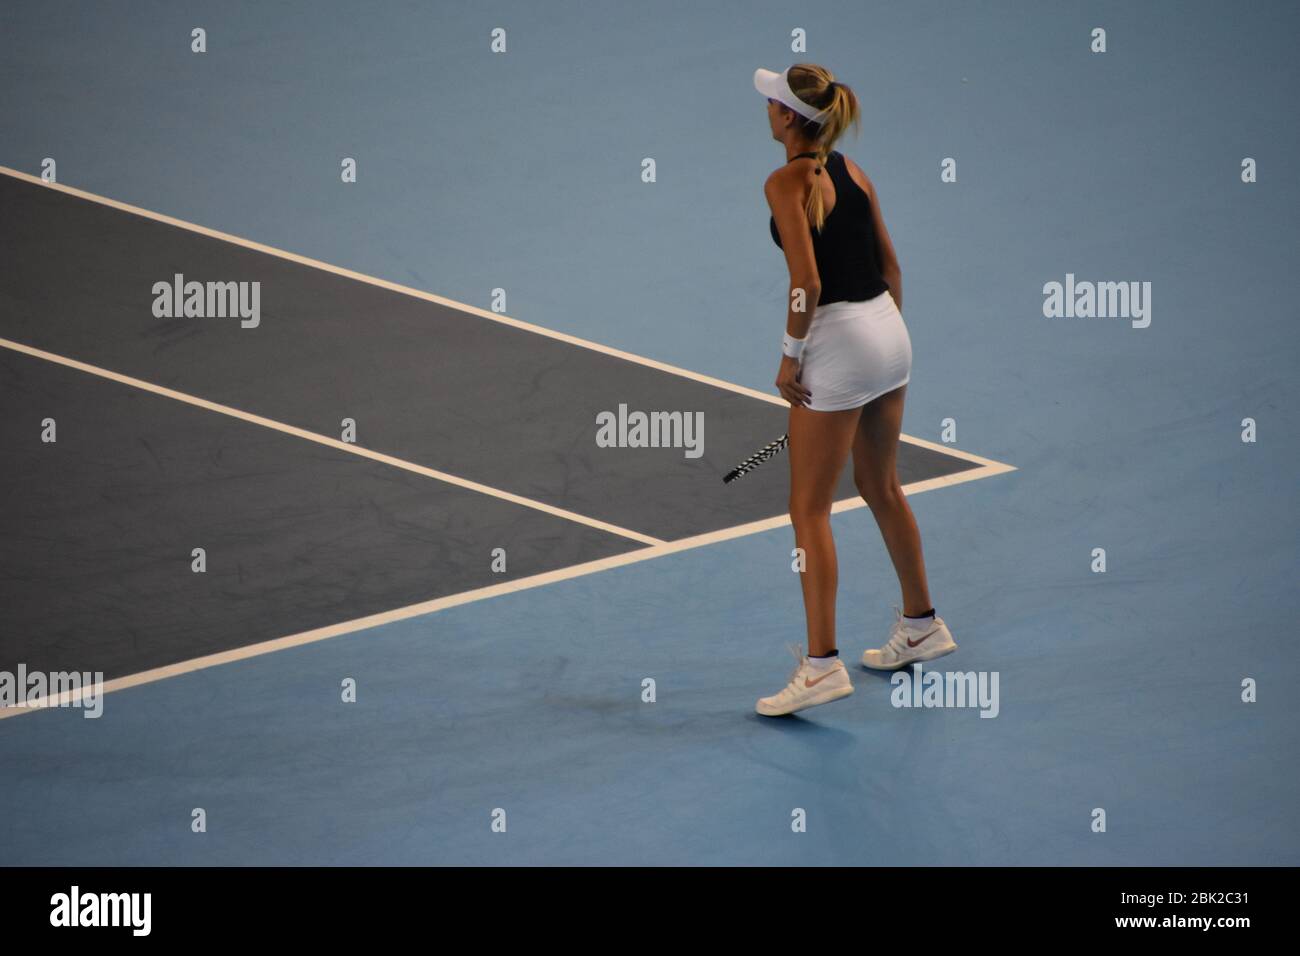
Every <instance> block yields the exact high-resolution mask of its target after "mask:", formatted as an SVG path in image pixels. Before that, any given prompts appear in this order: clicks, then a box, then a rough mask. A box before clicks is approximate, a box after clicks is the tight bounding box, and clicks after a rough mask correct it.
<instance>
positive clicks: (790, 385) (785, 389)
mask: <svg viewBox="0 0 1300 956" xmlns="http://www.w3.org/2000/svg"><path fill="white" fill-rule="evenodd" d="M802 371H803V370H802V368H800V365H799V360H798V359H792V358H790V356H788V355H783V356H781V367H780V368H779V369H777V371H776V390H777V391H778V392H780V393H781V397H782V398H784V399H785V400H786V401H787V402H789V403H790V404H791V405H792V406H793V405H807V404H808V403H809V402H810V401H811V400H812V392H810V391H808V389H806V388H804V386H803V383H802V382H800V381H799V376H800V375H801V374H802Z"/></svg>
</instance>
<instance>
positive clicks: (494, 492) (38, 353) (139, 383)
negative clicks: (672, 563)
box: [0, 338, 664, 544]
mask: <svg viewBox="0 0 1300 956" xmlns="http://www.w3.org/2000/svg"><path fill="white" fill-rule="evenodd" d="M0 348H6V349H12V350H13V351H15V352H21V353H23V354H24V355H30V356H32V357H33V358H38V359H44V360H45V361H47V362H53V363H55V364H56V365H66V366H67V367H68V368H73V369H76V370H77V371H78V372H86V373H88V374H90V375H98V376H99V377H100V378H106V379H109V380H110V381H114V382H119V383H121V384H123V385H130V386H131V387H132V388H138V389H140V390H141V391H145V392H152V393H153V394H154V395H161V396H162V397H164V398H171V399H175V400H176V401H178V402H184V403H185V404H187V405H194V406H197V407H198V408H204V409H207V410H208V411H210V412H217V413H218V414H221V415H228V416H230V417H231V418H238V419H240V420H242V421H246V422H251V423H252V424H254V425H261V426H262V427H263V428H270V429H272V430H273V431H277V432H283V433H284V434H286V435H293V436H294V437H295V438H305V439H306V440H307V441H313V442H316V444H318V445H325V446H326V447H328V448H335V449H337V450H339V451H345V452H347V453H348V454H350V455H357V456H358V457H361V458H369V459H370V460H371V461H378V462H382V463H383V464H385V465H392V466H393V467H394V468H401V469H402V470H403V471H412V472H415V474H417V475H424V476H425V477H426V478H436V479H437V480H438V481H445V482H446V483H447V484H449V485H456V486H458V487H460V488H467V489H469V490H470V491H477V492H478V493H479V494H484V495H491V496H492V497H493V498H500V499H501V500H502V501H509V502H511V503H512V504H516V505H523V506H524V507H525V508H532V509H533V510H534V511H543V512H545V513H546V514H549V515H553V516H555V517H557V518H563V519H565V520H566V521H573V522H576V523H577V524H584V525H586V526H587V527H589V528H598V529H600V530H601V531H607V532H609V533H610V534H616V535H619V536H620V537H624V538H631V539H632V540H633V541H639V542H641V543H642V544H663V543H664V542H663V540H662V539H661V538H652V537H650V536H649V535H648V534H641V532H639V531H629V530H628V529H627V528H620V527H619V526H618V525H613V524H610V523H609V522H607V521H600V520H598V519H596V518H589V517H587V516H586V515H580V514H578V513H577V512H576V511H567V510H565V509H564V508H556V507H555V506H554V505H548V504H546V503H545V502H542V501H534V500H533V499H532V498H525V497H523V496H522V495H516V494H512V493H511V492H509V491H502V490H501V489H499V488H493V487H491V486H490V485H484V484H480V483H479V482H477V481H470V480H469V479H468V478H460V477H458V476H456V475H452V474H448V473H447V472H445V471H438V470H437V469H435V468H426V467H425V466H424V465H417V464H415V463H413V462H409V461H403V460H402V459H400V458H394V457H393V456H392V455H385V454H383V453H382V452H377V451H372V450H371V449H369V448H363V447H361V446H360V445H353V444H350V443H348V442H345V441H340V440H339V439H337V438H330V437H328V436H327V435H318V434H316V433H315V432H309V431H307V430H306V429H305V428H297V427H295V426H293V425H286V424H285V423H284V422H277V421H275V420H274V419H271V418H263V417H262V416H261V415H254V414H253V413H252V412H245V411H241V410H240V409H238V408H232V407H230V406H229V405H221V404H218V403H217V402H210V401H208V400H207V399H206V398H198V397H197V396H194V395H187V394H186V393H185V392H178V391H176V390H175V389H171V388H164V387H163V386H161V385H155V384H153V383H152V382H146V381H143V380H141V379H138V378H132V377H131V376H129V375H123V374H121V373H120V372H113V371H110V370H108V369H106V368H100V367H98V366H96V365H88V364H86V363H85V362H79V361H77V360H76V359H71V358H68V357H67V356H64V355H56V354H54V353H53V352H45V351H42V350H41V349H37V348H33V347H32V346H30V345H23V344H22V343H21V342H13V341H10V340H9V339H4V338H0Z"/></svg>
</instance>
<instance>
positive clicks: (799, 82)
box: [786, 63, 859, 232]
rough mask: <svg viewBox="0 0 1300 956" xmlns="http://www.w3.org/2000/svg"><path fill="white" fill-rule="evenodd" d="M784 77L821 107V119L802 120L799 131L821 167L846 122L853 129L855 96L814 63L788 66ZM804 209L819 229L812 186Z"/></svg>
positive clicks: (822, 217)
mask: <svg viewBox="0 0 1300 956" xmlns="http://www.w3.org/2000/svg"><path fill="white" fill-rule="evenodd" d="M786 79H787V81H788V82H789V84H790V89H791V91H792V92H793V93H794V95H795V96H797V97H799V99H801V100H803V101H804V102H805V103H807V104H808V105H809V106H814V107H816V108H817V109H819V110H822V115H823V117H824V119H823V120H822V122H820V123H814V122H813V121H812V120H804V121H803V131H804V133H805V134H806V135H807V136H808V138H809V139H811V140H812V141H813V144H814V149H815V150H816V153H817V163H818V166H819V167H821V166H825V165H826V157H827V156H829V155H830V152H831V148H832V147H833V146H834V145H835V141H836V140H837V139H839V138H840V135H841V134H842V133H843V132H844V131H845V130H846V129H848V128H849V126H850V125H852V126H853V127H854V130H855V131H856V130H857V127H858V123H859V113H858V98H857V96H855V95H854V93H853V90H851V89H850V88H849V87H848V86H846V85H844V84H843V83H839V82H837V81H836V79H835V77H834V76H832V75H831V72H830V70H828V69H826V68H825V67H823V66H818V65H817V64H815V63H796V64H795V65H794V66H792V67H790V71H789V72H788V73H787V74H786ZM804 212H805V213H806V214H807V216H808V221H809V222H811V223H812V224H813V226H814V227H815V228H816V229H817V231H818V232H821V228H822V225H823V224H824V223H825V222H826V209H825V203H823V201H822V191H821V189H819V188H816V187H814V188H813V189H811V190H809V193H808V201H807V202H806V203H805V204H804Z"/></svg>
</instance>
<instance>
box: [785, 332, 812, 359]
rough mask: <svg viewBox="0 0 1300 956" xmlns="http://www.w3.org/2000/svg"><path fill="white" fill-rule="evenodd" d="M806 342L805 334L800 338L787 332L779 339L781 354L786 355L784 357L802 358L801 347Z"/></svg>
mask: <svg viewBox="0 0 1300 956" xmlns="http://www.w3.org/2000/svg"><path fill="white" fill-rule="evenodd" d="M807 342H808V338H807V337H806V336H805V337H804V338H802V339H796V338H795V337H794V336H792V335H790V333H788V332H787V333H786V335H785V338H783V339H782V340H781V354H782V355H784V356H786V358H792V359H797V358H802V357H803V347H804V345H806V344H807Z"/></svg>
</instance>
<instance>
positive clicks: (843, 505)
mask: <svg viewBox="0 0 1300 956" xmlns="http://www.w3.org/2000/svg"><path fill="white" fill-rule="evenodd" d="M0 174H3V175H6V176H12V177H14V178H15V179H20V180H23V181H25V182H29V183H33V184H35V185H38V186H44V187H46V188H47V189H55V190H58V191H60V192H63V193H67V194H68V195H71V196H76V197H78V198H80V199H85V200H88V201H90V202H95V203H99V204H101V205H104V206H109V207H111V208H113V209H118V210H120V211H122V212H127V213H130V214H132V215H136V216H141V217H143V218H145V219H151V220H154V221H155V222H161V223H165V224H167V225H170V226H175V227H177V228H180V229H186V230H189V231H190V232H195V233H198V234H200V235H204V236H208V237H210V238H213V239H220V240H222V241H224V242H229V243H232V244H234V245H237V246H242V247H243V248H246V249H252V250H255V251H257V252H262V253H265V254H267V255H271V256H277V257H279V258H281V259H286V260H289V261H291V262H296V263H299V264H301V265H305V266H310V267H312V268H316V269H321V270H323V271H325V272H330V273H333V274H335V275H339V276H344V277H346V278H349V279H353V280H355V281H357V282H365V283H367V284H369V285H374V286H378V287H380V288H383V289H388V290H390V291H393V292H398V293H402V294H404V295H409V296H414V297H415V298H418V299H424V300H425V301H427V302H434V303H436V304H438V305H442V306H446V307H449V308H453V309H457V310H459V311H462V312H466V313H469V314H471V315H477V316H479V317H481V318H485V319H490V320H491V321H493V322H500V323H502V324H505V325H509V326H512V327H514V328H518V329H523V330H525V331H528V332H533V333H536V334H537V335H544V336H546V337H548V338H553V339H557V340H559V341H561V342H566V343H568V344H570V345H575V346H578V347H580V348H586V349H591V350H592V351H595V352H602V353H604V354H606V355H611V356H614V357H615V358H620V359H623V360H625V361H629V362H635V363H637V364H638V365H644V366H647V367H649V368H653V369H657V370H659V371H661V372H667V373H669V374H671V375H678V376H681V377H682V378H688V379H691V380H693V381H697V382H702V383H704V384H706V385H712V386H714V387H716V388H721V389H726V390H727V391H731V392H736V393H738V394H741V395H747V396H749V397H751V398H757V399H759V400H760V401H764V402H770V403H772V404H776V405H781V406H782V407H784V406H785V405H786V402H785V401H784V400H783V399H781V398H780V397H779V396H775V395H771V394H769V393H767V392H760V391H758V390H756V389H752V388H746V387H745V386H743V385H736V384H734V383H732V382H726V381H723V380H722V379H717V378H713V377H711V376H708V375H701V374H699V373H697V372H691V371H689V370H687V369H682V368H678V367H676V366H673V365H668V364H666V363H664V362H658V361H656V360H654V359H649V358H645V357H644V356H640V355H635V354H633V353H631V352H623V351H620V350H619V349H614V348H610V347H608V346H605V345H600V344H599V343H596V342H591V341H588V340H586V339H580V338H578V337H576V336H572V335H566V334H565V333H563V332H555V331H553V330H551V329H546V328H543V327H541V326H537V325H532V324H530V323H527V322H521V321H519V320H518V319H512V318H509V317H508V316H504V315H501V314H499V313H495V312H488V311H487V310H485V309H479V308H475V307H474V306H471V305H466V304H464V303H462V302H456V301H454V300H452V299H447V298H444V297H442V296H438V295H433V294H432V293H429V292H422V291H420V290H419V289H413V288H410V287H409V286H402V285H398V284H397V283H395V282H389V281H387V280H385V279H377V278H375V277H374V276H368V275H365V274H363V273H360V272H353V271H352V270H350V269H343V268H340V267H338V266H333V265H330V264H329V263H325V262H321V261H319V260H316V259H309V258H307V257H305V256H299V255H296V254H295V253H292V252H285V251H283V250H281V249H276V248H274V247H272V246H266V245H263V244H261V243H258V242H253V241H251V240H248V239H241V238H239V237H238V236H232V235H229V234H228V233H223V232H218V231H217V230H215V229H208V228H206V227H204V226H199V225H196V224H194V223H190V222H186V221H184V220H181V219H174V218H172V217H171V216H165V215H162V214H161V213H156V212H150V211H149V210H147V209H140V208H138V207H136V206H130V205H128V204H126V203H122V202H118V201H117V200H114V199H108V198H106V197H103V196H97V195H95V194H94V193H88V192H84V191H83V190H80V189H73V188H72V187H70V186H64V185H61V184H57V183H47V182H45V181H44V180H42V179H40V178H39V177H36V176H31V175H29V174H27V173H23V172H19V171H18V170H15V169H10V168H8V167H6V166H0ZM0 345H3V346H4V347H6V348H12V349H15V350H16V351H19V352H25V353H26V354H28V355H33V356H35V357H38V358H44V359H47V360H50V361H56V362H59V363H60V364H63V365H67V366H69V367H70V368H75V369H79V370H81V371H86V372H90V373H91V374H97V375H103V376H104V377H106V378H110V379H113V380H114V381H118V382H122V383H123V384H127V385H133V386H135V387H137V388H144V389H145V390H146V391H151V392H154V393H156V394H158V395H164V396H166V397H168V398H175V399H177V400H179V401H185V402H188V403H190V404H193V405H197V406H199V407H201V408H207V409H209V410H211V411H217V412H220V413H222V414H229V415H233V416H234V417H236V418H242V419H244V420H245V421H249V422H253V423H254V424H259V425H264V426H266V427H270V428H277V429H279V430H281V431H284V432H286V433H288V434H292V435H296V436H298V437H300V438H306V439H308V440H309V441H316V442H319V443H321V444H325V445H329V446H330V447H336V448H340V449H341V450H343V451H347V452H350V453H353V454H360V455H363V456H365V457H367V458H372V459H374V460H376V461H382V462H384V463H386V464H390V465H394V466H396V467H399V468H406V469H407V470H410V471H414V472H417V473H419V474H424V475H427V476H429V477H432V478H438V479H439V480H443V481H449V482H450V483H452V484H459V485H461V486H462V487H466V488H471V489H473V490H475V491H481V492H483V493H484V494H491V495H494V496H495V497H500V498H504V499H506V500H508V501H514V502H515V503H517V504H522V505H525V506H526V507H536V508H538V509H539V510H544V511H548V512H549V513H551V514H555V515H557V516H559V517H565V518H568V519H569V520H571V521H577V522H578V523H581V524H589V525H591V526H592V527H598V528H601V530H605V531H610V532H611V533H614V534H621V535H623V536H624V537H631V538H634V539H635V540H639V541H642V542H644V543H646V544H648V545H649V547H645V548H639V549H637V550H635V551H630V552H627V553H625V554H621V555H615V556H613V557H609V558H602V559H600V560H597V561H588V562H585V563H583V564H575V565H572V566H570V567H567V568H560V569H558V570H555V571H548V572H545V573H543V574H537V575H532V576H530V577H526V578H520V579H519V580H517V581H508V582H504V583H502V584H494V585H491V586H489V587H484V588H477V589H475V590H471V591H464V592H462V593H460V594H453V595H448V596H447V597H441V598H436V599H434V600H430V601H424V602H422V603H419V604H411V605H408V606H406V607H401V608H396V609H394V610H391V611H384V612H381V613H379V614H372V615H369V616H367V617H361V618H356V619H354V620H351V621H344V622H342V623H339V624H333V625H330V626H328V627H322V628H316V629H314V630H310V631H303V632H301V633H298V634H290V635H288V636H286V637H280V638H275V639H273V640H270V641H263V642H261V643H258V644H249V645H246V646H244V647H239V648H235V649H233V650H229V651H223V652H221V653H219V654H210V655H207V656H205V657H196V658H193V659H191V660H188V661H181V662H179V663H176V664H169V665H167V666H166V667H159V668H154V669H152V670H147V671H141V672H140V673H137V674H130V675H127V676H126V677H119V678H115V679H114V680H111V681H108V682H106V683H105V684H104V686H103V692H104V693H109V692H112V691H117V690H124V689H126V688H129V687H138V686H140V685H142V684H151V683H153V682H155V681H160V680H164V679H166V678H168V677H176V676H178V675H180V674H188V673H192V672H194V671H198V670H204V669H206V668H209V667H217V666H220V665H222V664H229V663H232V662H234V661H240V660H246V659H248V658H252V657H260V656H262V655H264V654H271V653H274V652H276V651H281V650H285V649H287V648H291V647H301V646H303V645H306V644H314V643H316V642H319V641H324V640H328V639H329V638H331V637H339V636H341V635H344V634H352V633H355V632H357V631H362V630H368V629H369V628H373V627H378V626H380V625H382V624H390V623H393V622H394V621H403V620H407V619H409V618H412V617H418V616H420V615H423V614H432V613H434V612H436V611H441V610H444V609H446V608H449V607H458V606H460V605H462V604H470V603H473V602H475V601H482V600H486V599H488V598H493V597H497V596H499V595H502V594H510V593H514V592H516V591H526V590H530V589H532V588H535V587H541V586H543V585H547V584H553V583H555V582H558V581H565V580H569V579H571V578H577V577H582V576H584V575H588V574H595V573H597V572H599V571H605V570H609V569H611V568H617V567H622V566H624V565H628V564H634V563H636V562H639V561H647V560H650V559H652V558H658V557H662V556H663V555H667V554H675V553H676V552H679V551H686V550H690V549H692V548H699V547H704V546H706V545H710V544H714V543H716V542H719V541H726V540H729V539H732V538H739V537H743V536H746V535H751V534H757V533H760V532H763V531H770V530H773V529H775V528H780V527H783V526H787V525H789V524H790V518H789V516H788V515H780V516H777V517H773V518H766V519H763V520H761V521H753V522H749V523H748V524H743V525H736V526H734V527H731V528H724V529H722V530H720V531H712V532H709V533H707V534H702V535H696V536H694V537H691V538H682V539H680V540H677V541H671V542H664V541H660V540H659V539H656V538H650V537H648V536H646V535H640V534H638V533H636V532H632V531H628V530H626V529H620V528H617V527H615V526H613V525H607V524H605V523H604V522H597V521H595V520H594V519H591V518H586V517H584V516H582V515H577V514H574V513H573V512H567V511H564V510H563V509H560V508H552V507H551V506H550V505H545V504H542V503H541V502H533V501H530V500H529V499H526V498H521V497H520V496H518V495H511V494H509V493H507V492H502V491H498V490H497V489H494V488H490V487H488V486H486V485H479V484H478V483H476V482H470V481H466V480H465V479H461V478H456V477H455V476H453V475H447V474H445V473H444V472H438V471H435V470H434V469H431V468H424V467H422V466H419V465H414V464H411V463H410V462H404V461H402V460H400V459H397V458H392V457H391V456H388V455H382V454H380V453H378V452H371V451H367V450H366V449H362V448H358V447H357V446H355V445H349V444H346V443H344V442H341V441H337V440H336V439H332V438H327V437H325V436H322V435H316V434H314V433H312V432H308V431H305V430H303V429H299V428H294V427H293V426H290V425H284V424H282V423H279V422H273V421H272V420H270V419H266V418H262V417H261V416H257V415H251V414H249V413H247V412H241V411H239V410H238V409H234V408H230V407H228V406H224V405H218V404H216V403H215V402H208V401H206V400H205V399H200V398H196V397H194V396H189V395H185V394H183V393H181V392H176V391H173V390H172V389H167V388H162V387H161V386H157V385H152V384H150V383H148V382H142V381H140V380H139V379H133V378H130V377H128V376H125V375H119V374H118V373H116V372H109V371H107V370H106V369H99V368H96V367H95V366H91V365H86V364H85V363H82V362H78V361H76V360H75V359H68V358H64V357H62V356H58V355H54V354H53V353H49V352H42V351H41V350H39V349H34V348H32V347H30V346H26V345H21V344H19V343H17V342H10V341H8V340H7V339H0ZM774 437H775V436H774ZM900 437H901V439H902V440H903V441H906V442H909V443H911V444H914V445H919V446H922V447H925V448H930V449H932V450H934V451H939V452H942V453H943V454H945V455H949V456H952V457H954V458H960V459H963V460H965V461H969V462H972V463H974V464H977V465H979V467H978V468H972V469H970V470H968V471H964V472H959V473H958V474H955V475H947V476H944V477H940V478H930V479H927V480H925V481H918V482H913V483H911V484H909V485H904V486H903V491H904V493H905V494H908V495H913V494H918V493H920V492H923V491H930V490H933V489H935V488H944V487H948V486H951V485H957V484H962V483H964V482H967V481H975V480H977V479H980V478H988V477H992V476H994V475H999V474H1005V473H1007V472H1011V471H1015V470H1016V469H1015V467H1014V466H1012V465H1007V464H1004V463H1002V462H997V461H993V460H991V459H988V458H981V457H980V456H978V455H973V454H971V453H969V452H964V451H959V450H957V449H954V448H949V447H946V446H944V445H938V444H935V443H934V442H928V441H925V440H923V439H919V438H913V437H911V436H910V435H902V436H900ZM862 507H865V502H863V501H862V499H861V498H847V499H844V500H843V501H837V502H835V504H834V506H833V507H832V509H831V510H832V511H833V512H834V513H836V514H839V513H841V512H844V511H852V510H855V509H857V508H862ZM80 699H81V692H80V691H69V692H65V693H63V694H60V695H59V697H58V698H56V699H50V698H42V699H41V700H39V701H37V702H34V703H32V704H29V705H28V706H27V707H9V708H4V707H0V719H4V718H6V717H16V716H20V715H22V714H25V713H30V712H32V711H34V710H40V709H44V708H45V707H47V706H51V705H53V704H58V705H60V706H66V705H67V704H69V703H74V702H76V701H79V700H80Z"/></svg>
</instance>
